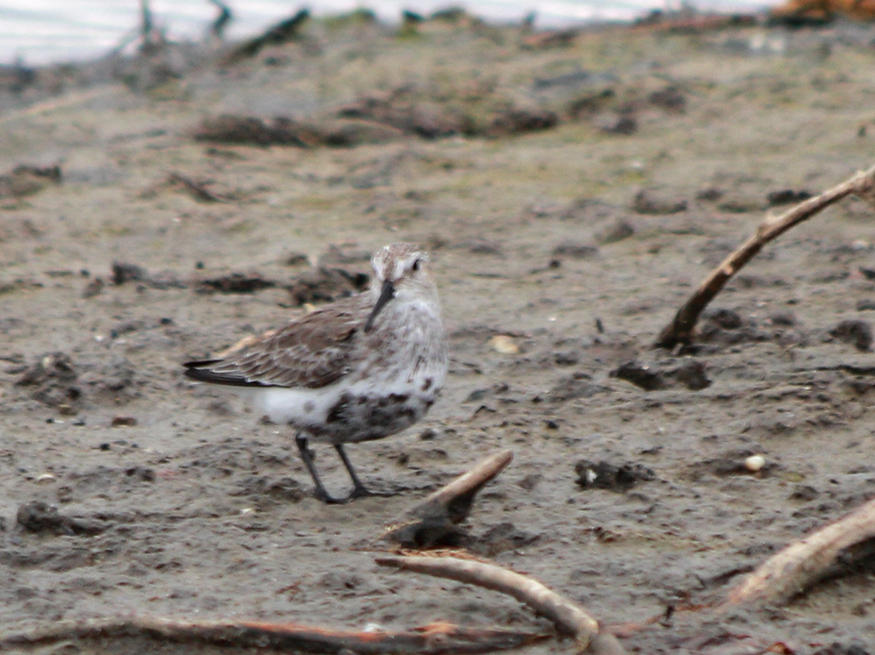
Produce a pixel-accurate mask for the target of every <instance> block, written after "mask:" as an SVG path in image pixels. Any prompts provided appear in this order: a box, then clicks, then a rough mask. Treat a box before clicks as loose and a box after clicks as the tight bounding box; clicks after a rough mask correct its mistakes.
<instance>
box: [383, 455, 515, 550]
mask: <svg viewBox="0 0 875 655" xmlns="http://www.w3.org/2000/svg"><path fill="white" fill-rule="evenodd" d="M512 459H513V452H512V451H510V450H506V451H504V452H501V453H497V454H495V455H491V456H489V457H487V458H486V459H484V460H483V461H482V462H480V463H479V464H477V466H475V467H474V468H473V469H471V470H470V471H468V472H467V473H465V474H463V475H460V476H459V477H457V478H456V479H454V480H453V481H452V482H450V483H449V484H448V485H446V486H444V487H442V488H441V489H438V490H437V491H435V492H434V493H432V494H430V495H429V496H428V497H427V498H425V500H423V501H422V502H421V503H419V504H418V505H416V506H415V507H413V508H412V509H410V510H408V511H407V512H406V513H405V514H404V516H403V517H401V518H400V519H398V520H397V521H395V522H394V523H392V524H390V525H389V527H388V529H387V530H386V532H385V533H384V534H383V535H382V537H381V538H382V539H388V540H389V541H392V542H395V543H397V544H400V545H402V546H406V547H411V548H429V547H431V546H436V545H440V544H443V543H446V541H447V540H448V539H450V538H452V537H457V536H458V535H459V529H458V528H456V527H455V526H456V525H457V524H459V523H461V522H462V521H464V520H465V519H466V518H467V517H468V513H469V512H470V511H471V504H472V503H473V502H474V497H475V496H476V495H477V493H478V492H479V491H480V490H481V489H482V488H483V487H484V486H485V485H486V483H487V482H489V481H490V480H492V479H493V478H494V477H495V476H496V475H498V474H499V473H501V472H502V471H503V470H504V468H505V467H506V466H507V465H508V464H510V462H511V460H512Z"/></svg>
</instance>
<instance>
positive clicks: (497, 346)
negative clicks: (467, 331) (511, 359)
mask: <svg viewBox="0 0 875 655" xmlns="http://www.w3.org/2000/svg"><path fill="white" fill-rule="evenodd" d="M489 345H490V346H492V349H493V350H494V351H495V352H497V353H501V354H502V355H519V353H520V347H519V346H518V345H517V344H516V343H514V340H513V339H512V338H511V337H509V336H507V335H506V334H499V335H497V336H494V337H492V338H491V339H490V340H489Z"/></svg>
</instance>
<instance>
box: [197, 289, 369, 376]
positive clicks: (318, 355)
mask: <svg viewBox="0 0 875 655" xmlns="http://www.w3.org/2000/svg"><path fill="white" fill-rule="evenodd" d="M354 300H356V301H359V302H360V300H359V298H357V297H355V298H349V299H347V302H344V301H341V302H339V303H335V304H333V305H331V306H329V307H326V308H325V309H322V310H316V311H315V312H312V313H310V314H307V315H306V316H304V317H303V318H301V319H299V320H296V321H293V322H292V323H289V324H288V325H286V326H285V327H283V328H280V329H279V330H277V331H276V332H273V333H272V334H269V335H268V336H266V337H264V338H262V339H259V340H257V341H256V342H254V343H251V344H249V345H247V346H245V347H244V348H241V349H240V350H238V351H235V352H233V353H231V354H229V355H228V356H227V357H226V358H224V359H218V360H208V361H203V362H189V363H187V364H186V365H185V366H186V367H187V368H188V370H187V371H186V374H187V375H188V376H189V377H191V378H193V379H196V380H202V381H204V382H213V383H217V384H230V385H236V386H278V387H304V388H309V389H318V388H320V387H324V386H327V385H329V384H331V383H333V382H336V381H337V380H339V379H340V378H342V377H343V376H344V375H346V374H347V373H348V372H349V371H350V370H351V368H352V367H353V366H354V365H355V364H356V363H357V362H358V360H360V359H361V349H360V348H357V347H356V333H357V332H359V331H360V330H361V329H362V328H363V326H364V320H365V319H366V318H367V312H362V311H360V310H359V308H358V307H357V306H356V305H357V303H352V302H349V301H354Z"/></svg>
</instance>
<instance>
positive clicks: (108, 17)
mask: <svg viewBox="0 0 875 655" xmlns="http://www.w3.org/2000/svg"><path fill="white" fill-rule="evenodd" d="M227 4H228V5H229V6H230V7H231V9H232V11H234V21H233V22H232V23H231V24H230V26H229V28H228V37H229V38H241V37H244V36H247V35H249V34H253V33H256V32H258V31H259V30H261V29H263V28H265V27H266V26H267V25H269V24H271V23H273V22H275V21H277V20H280V19H282V18H283V17H285V16H287V15H290V14H292V13H294V12H295V11H297V9H298V8H299V7H300V6H304V4H305V3H296V2H289V1H288V0H259V1H255V2H251V1H250V2H245V3H242V2H239V1H238V2H234V1H233V0H230V1H229V2H227ZM675 4H679V3H673V2H663V1H661V0H607V1H599V0H550V1H549V2H537V3H536V2H533V1H532V0H486V1H483V0H479V1H477V2H467V3H456V2H449V1H448V0H417V1H415V2H401V1H400V0H372V1H371V2H365V3H361V2H354V1H350V0H327V1H323V2H320V3H319V6H318V7H317V8H313V11H314V13H315V14H317V15H319V14H332V13H338V12H344V11H349V10H351V9H354V8H356V7H357V6H362V5H364V6H368V7H371V8H373V10H374V11H375V12H376V14H377V15H378V16H379V17H380V18H381V19H382V20H385V21H394V20H397V18H398V16H399V15H400V14H401V11H402V10H403V9H411V10H413V11H417V12H422V13H429V12H432V11H435V10H436V9H440V8H443V7H447V6H449V5H464V6H466V7H467V8H468V10H469V11H471V12H472V13H474V14H476V15H478V16H482V17H483V18H486V19H487V20H490V21H518V20H520V19H521V18H522V17H523V16H525V15H526V14H527V13H529V12H530V11H532V9H533V8H534V7H535V6H537V7H538V18H537V24H538V25H539V26H540V27H555V26H561V25H569V24H575V23H579V22H586V21H592V20H632V19H634V18H635V17H637V16H640V15H642V14H645V13H647V12H648V11H649V10H651V9H664V8H666V7H667V6H673V5H675ZM694 4H695V6H697V7H699V8H702V9H717V10H721V11H741V10H745V11H747V10H752V9H757V8H761V7H762V6H764V5H766V4H769V3H768V2H767V1H760V2H757V0H706V1H704V2H702V1H699V2H695V3H694ZM139 6H140V5H139V2H137V1H136V0H78V1H77V2H75V3H72V2H65V1H63V0H34V1H33V2H29V3H27V6H26V7H24V6H21V3H18V2H12V1H10V0H5V1H4V2H0V64H6V63H12V62H13V61H15V60H17V59H21V60H22V61H23V62H24V63H26V64H30V65H34V64H45V63H50V62H61V61H71V60H73V61H75V60H84V59H90V58H93V57H96V56H99V55H101V54H103V53H105V52H107V51H109V50H111V49H112V48H114V47H117V46H118V45H119V44H120V43H123V42H124V41H125V39H126V38H127V37H129V36H130V35H131V34H132V32H133V30H135V29H136V26H137V25H138V22H139V11H140V9H139ZM151 6H152V12H153V15H154V18H155V20H156V21H157V22H158V23H159V25H161V26H163V27H164V29H166V30H167V32H168V34H169V35H170V36H171V37H172V38H189V39H192V38H195V39H196V38H199V37H200V36H201V35H202V34H204V33H205V32H206V31H207V29H208V27H209V24H210V22H211V21H212V20H213V19H214V17H215V15H216V9H215V7H214V6H213V5H212V4H211V3H210V2H208V1H207V0H177V1H175V2H168V1H167V0H158V1H153V2H152V3H151Z"/></svg>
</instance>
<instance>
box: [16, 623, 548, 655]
mask: <svg viewBox="0 0 875 655" xmlns="http://www.w3.org/2000/svg"><path fill="white" fill-rule="evenodd" d="M130 637H141V638H148V639H153V640H157V641H164V642H167V641H169V642H177V643H179V642H183V643H199V644H216V645H221V646H235V647H238V648H248V647H257V648H259V649H269V650H281V651H286V652H306V653H320V654H330V653H340V652H355V653H361V654H362V655H390V654H392V655H395V654H398V653H412V654H416V655H441V654H443V653H448V654H449V653H485V652H491V651H495V650H504V649H509V648H518V647H520V646H525V645H527V644H530V643H532V642H534V641H537V640H539V639H543V638H544V636H543V635H540V634H534V633H531V632H523V631H519V630H504V629H496V630H491V629H475V628H463V627H461V626H456V625H452V624H448V623H433V624H430V625H427V626H423V627H421V628H415V629H413V630H409V631H404V632H386V631H376V632H357V631H353V630H327V629H323V628H317V627H311V626H305V625H299V624H296V623H261V622H253V621H241V622H233V623H232V622H212V621H193V622H192V621H172V620H169V619H161V618H155V617H146V616H143V617H129V618H115V619H90V620H85V621H76V622H61V623H58V624H55V625H53V626H52V627H51V628H47V629H44V630H38V631H34V632H30V633H18V634H15V633H11V634H7V635H6V636H4V637H0V650H7V649H16V650H19V651H20V650H23V649H25V648H28V647H31V648H37V647H44V646H46V645H49V644H55V643H59V642H64V641H69V640H72V639H77V640H97V639H101V640H106V639H119V638H130Z"/></svg>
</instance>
